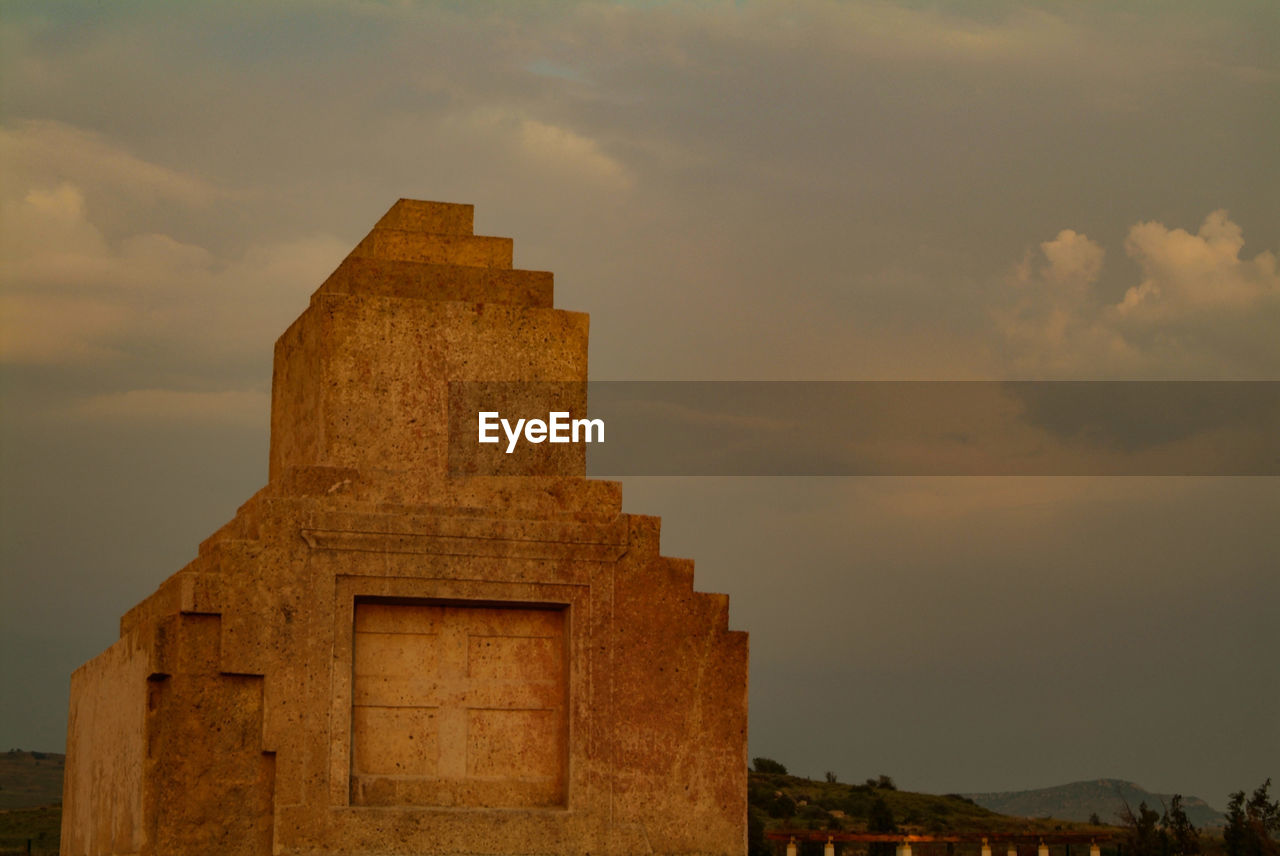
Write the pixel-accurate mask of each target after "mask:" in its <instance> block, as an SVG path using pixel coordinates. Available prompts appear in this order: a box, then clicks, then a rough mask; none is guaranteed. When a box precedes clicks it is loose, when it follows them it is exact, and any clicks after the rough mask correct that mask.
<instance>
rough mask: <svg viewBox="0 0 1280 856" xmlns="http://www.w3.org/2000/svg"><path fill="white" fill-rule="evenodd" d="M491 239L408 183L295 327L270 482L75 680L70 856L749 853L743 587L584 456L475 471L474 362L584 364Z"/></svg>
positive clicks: (517, 373) (278, 393) (561, 324)
mask: <svg viewBox="0 0 1280 856" xmlns="http://www.w3.org/2000/svg"><path fill="white" fill-rule="evenodd" d="M470 232H471V209H470V206H454V205H440V204H434V203H415V202H409V201H405V200H402V201H401V202H400V203H398V204H397V205H396V206H395V207H393V208H392V210H391V211H390V212H388V214H387V216H386V217H384V218H383V219H382V220H381V221H380V222H379V224H378V226H377V227H375V229H374V231H373V232H372V233H371V234H370V236H369V237H368V238H366V239H365V240H363V241H362V242H361V243H360V245H359V246H358V247H357V248H356V250H355V251H354V252H353V253H352V255H351V256H350V257H349V258H348V259H347V260H346V261H344V262H343V264H342V265H341V266H340V267H339V269H338V270H337V271H336V272H335V273H334V275H333V276H331V277H330V278H329V279H328V280H327V281H326V282H325V283H324V285H322V286H321V288H320V290H319V291H318V292H317V293H316V295H315V296H314V297H313V299H312V303H311V306H310V307H309V308H308V309H307V311H306V312H304V313H303V315H302V317H300V318H299V319H298V321H296V322H295V323H294V324H293V325H292V326H291V327H290V328H289V330H288V331H287V332H286V333H285V334H284V335H283V336H282V337H281V339H280V341H279V342H278V343H277V347H276V372H275V380H274V396H273V410H272V448H271V463H270V480H269V483H268V485H267V486H266V487H265V488H264V489H263V490H262V491H260V492H259V493H258V494H257V495H255V496H254V497H253V498H251V499H250V500H249V501H248V502H247V503H246V504H245V505H244V506H243V507H242V508H241V509H240V510H239V512H238V514H237V515H236V517H235V519H234V520H232V521H231V522H230V523H228V524H227V525H226V526H224V527H223V528H222V529H220V530H219V531H218V532H216V533H215V534H214V535H213V536H211V537H210V538H209V539H208V540H206V541H205V542H204V543H203V544H201V546H200V551H199V555H198V556H197V558H196V559H195V560H194V561H193V562H192V563H191V564H190V565H188V566H187V567H186V568H184V569H183V570H181V571H179V572H178V573H177V574H175V575H174V576H173V577H171V578H170V579H169V580H167V581H166V582H165V583H163V584H162V585H161V586H160V588H159V589H158V590H157V592H156V593H155V594H154V595H152V596H151V597H150V598H148V599H147V600H146V601H144V602H143V603H141V604H139V605H138V606H137V607H135V608H134V609H133V610H131V611H130V612H129V613H128V614H127V615H125V617H124V618H123V619H122V621H121V633H122V641H121V642H120V643H118V644H117V645H116V646H114V647H113V648H112V649H110V650H109V651H108V652H106V653H104V654H103V655H102V656H100V657H99V658H97V659H96V660H94V661H92V662H91V663H89V664H88V665H86V666H85V667H83V668H82V669H81V670H80V671H79V672H77V674H76V677H75V678H74V680H73V691H72V719H71V722H72V725H71V729H70V739H69V744H70V745H69V747H68V774H67V786H66V796H65V801H66V815H65V817H66V821H65V825H64V850H63V852H64V853H65V854H69V856H87V854H95V856H96V854H117V853H119V854H124V853H139V854H188V853H190V854H196V853H199V854H207V853H237V854H238V853H245V854H249V853H262V854H266V853H282V854H312V855H313V856H319V854H333V856H337V854H375V853H377V854H387V853H404V854H410V853H423V854H426V853H432V854H533V853H539V854H587V853H594V854H601V853H606V854H608V853H612V854H633V853H671V854H675V853H682V854H730V853H733V854H740V853H743V852H744V851H745V822H746V764H747V759H746V675H747V648H746V635H745V634H743V633H737V632H732V631H729V630H728V627H727V599H726V598H725V597H723V596H721V595H708V594H701V593H697V592H695V591H694V590H693V569H692V564H691V563H690V562H687V561H683V560H674V559H667V558H664V557H662V556H660V554H659V550H658V546H659V544H658V542H659V538H658V534H659V527H658V521H657V519H655V518H647V517H638V516H635V515H624V514H622V513H621V496H620V492H619V489H618V486H617V485H616V484H613V483H609V482H598V481H590V480H587V479H585V478H582V472H583V471H584V470H583V467H584V463H583V460H582V458H581V453H580V450H578V451H575V452H574V454H577V455H578V457H577V458H573V459H569V460H568V461H562V462H561V466H559V467H557V470H556V471H557V472H560V473H567V475H558V476H504V477H470V478H461V477H451V476H450V474H449V470H448V461H447V450H446V447H447V443H446V435H447V430H448V412H447V410H448V408H447V385H448V383H449V381H458V380H467V381H471V380H498V381H511V380H521V381H541V380H554V381H583V380H585V379H586V353H587V320H586V316H584V315H581V314H576V313H570V312H564V311H561V310H555V309H552V308H550V305H551V277H550V275H549V274H544V273H538V272H528V271H517V270H512V269H511V242H510V241H508V240H506V239H495V238H481V237H475V236H472V235H471V234H470ZM122 646H123V647H122ZM104 711H110V712H111V713H109V715H107V714H104V713H103V712H104ZM105 818H111V820H110V821H109V822H108V821H107V820H105ZM104 824H107V827H106V828H108V829H109V830H110V831H109V832H106V833H104V832H102V831H101V830H102V829H103V828H104V827H103V825H104Z"/></svg>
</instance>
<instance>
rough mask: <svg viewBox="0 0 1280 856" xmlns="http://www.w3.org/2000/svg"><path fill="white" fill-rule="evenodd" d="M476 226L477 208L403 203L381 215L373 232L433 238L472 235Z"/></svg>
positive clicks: (407, 201) (428, 203) (437, 203)
mask: <svg viewBox="0 0 1280 856" xmlns="http://www.w3.org/2000/svg"><path fill="white" fill-rule="evenodd" d="M474 223H475V206H474V205H459V204H456V203H453V202H427V201H425V200H422V199H401V200H399V201H398V202H396V204H395V205H392V206H391V208H390V209H388V210H387V213H386V214H383V215H382V219H381V220H379V221H378V222H377V223H375V224H374V227H373V228H375V229H397V230H400V231H403V232H429V233H431V234H433V235H470V234H472V233H473V230H474Z"/></svg>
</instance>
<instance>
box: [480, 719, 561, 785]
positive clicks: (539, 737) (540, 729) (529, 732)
mask: <svg viewBox="0 0 1280 856" xmlns="http://www.w3.org/2000/svg"><path fill="white" fill-rule="evenodd" d="M558 725H559V723H558V722H557V720H556V711H554V710H471V711H468V722H467V775H469V776H473V777H476V778H487V779H502V778H508V779H516V780H522V781H530V780H533V781H536V780H539V779H548V778H551V774H552V772H553V771H554V769H555V767H556V765H557V762H558V760H559V758H558V752H559V746H558V745H557V741H556V729H557V727H558Z"/></svg>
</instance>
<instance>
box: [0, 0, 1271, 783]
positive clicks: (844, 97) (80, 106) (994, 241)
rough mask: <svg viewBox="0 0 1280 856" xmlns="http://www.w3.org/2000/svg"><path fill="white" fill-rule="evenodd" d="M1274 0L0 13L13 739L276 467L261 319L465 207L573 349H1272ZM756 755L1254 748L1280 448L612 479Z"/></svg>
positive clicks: (1185, 754)
mask: <svg viewBox="0 0 1280 856" xmlns="http://www.w3.org/2000/svg"><path fill="white" fill-rule="evenodd" d="M1278 57H1280V7H1277V6H1276V5H1275V4H1274V3H1273V2H1271V0H1259V2H1230V3H1228V2H1218V3H1206V2H1178V0H1171V2H1165V3H1151V2H1137V0H1134V2H1117V3H1081V2H1051V0H1043V2H1017V3H1015V2H999V0H989V2H977V0H970V2H960V0H954V2H947V0H936V2H915V1H914V0H913V2H906V0H903V2H857V3H835V2H825V0H798V2H789V3H753V2H739V3H727V2H698V3H581V4H576V3H550V2H548V3H542V4H537V3H531V4H518V5H517V4H488V3H422V2H408V0H406V1H405V2H390V0H388V2H374V1H373V0H369V2H356V0H346V2H342V0H329V2H309V3H302V2H279V3H271V4H267V3H227V2H207V3H203V2H191V3H182V4H175V3H166V2H137V3H130V4H102V3H94V2H80V3H61V2H48V0H41V1H40V2H15V0H0V87H2V90H0V167H2V169H3V172H2V174H0V181H2V183H0V218H2V219H0V227H2V229H0V284H2V291H0V368H2V371H3V374H2V383H3V386H2V387H0V389H2V391H3V411H2V413H0V430H2V432H3V433H2V434H0V454H2V456H3V472H2V473H0V500H2V502H3V506H2V511H3V516H2V520H0V525H2V526H3V554H2V558H3V570H2V576H0V587H2V588H0V634H2V635H0V669H2V670H3V676H2V677H0V680H3V685H4V686H5V687H6V692H5V694H4V701H3V702H2V703H0V742H2V743H3V744H4V747H3V748H7V747H8V746H15V747H23V748H35V749H47V750H55V751H57V750H60V749H61V747H62V745H63V740H64V733H65V727H66V714H65V711H66V703H67V680H68V677H67V676H68V674H69V673H70V671H71V670H72V669H73V668H74V667H75V666H77V665H79V664H80V663H81V662H83V661H85V660H87V659H89V658H90V657H92V656H93V655H94V654H96V653H97V652H98V651H99V650H101V649H102V648H104V647H106V646H107V645H108V644H110V642H111V641H112V639H113V638H114V635H115V631H116V622H117V619H118V617H119V615H120V614H121V613H122V612H124V611H125V610H126V609H127V608H129V607H130V606H132V605H133V604H134V603H136V602H137V601H138V600H140V599H141V598H142V597H144V596H145V595H146V594H148V593H149V592H150V591H152V590H153V589H154V588H155V586H156V585H157V584H158V583H159V582H160V581H161V580H163V579H164V578H165V577H166V576H168V575H169V574H170V573H172V572H174V571H176V570H177V569H179V568H180V567H181V566H182V565H183V564H185V562H186V561H188V560H189V559H190V558H191V557H192V556H194V553H195V548H196V544H197V543H198V541H199V540H201V539H202V538H204V537H205V536H206V535H208V534H209V533H211V532H212V531H213V530H214V529H216V528H217V527H218V526H219V525H221V524H222V523H223V522H224V521H225V520H227V519H228V518H229V517H230V516H231V515H232V514H233V513H234V511H235V508H236V506H237V505H238V504H239V503H240V502H241V501H243V500H244V499H246V498H248V496H249V495H250V494H251V493H252V492H253V491H254V490H256V489H257V488H258V487H259V486H260V485H261V484H262V483H263V482H264V481H265V478H266V447H267V410H268V392H269V383H270V358H271V344H272V342H273V340H274V338H275V337H276V336H277V335H278V334H279V333H280V332H282V331H283V330H284V328H285V326H287V324H288V323H289V322H290V321H291V320H292V319H293V318H294V317H295V316H296V315H297V314H298V313H299V312H301V310H302V309H303V308H304V307H305V306H306V301H307V297H308V295H309V293H310V292H311V291H312V290H314V289H315V287H316V286H318V285H319V283H320V282H321V280H322V279H323V278H324V276H325V275H326V274H327V273H328V272H329V271H330V270H331V269H332V268H333V267H334V266H336V264H337V263H338V262H339V261H340V260H341V259H342V257H343V256H344V255H345V253H346V252H347V250H349V249H350V248H351V247H352V246H353V245H354V244H355V243H356V241H358V240H359V238H360V237H362V236H363V235H364V233H365V232H366V231H367V230H368V229H369V227H370V226H371V225H372V224H373V222H374V221H375V220H376V219H377V218H378V217H379V216H380V215H381V214H382V213H383V211H385V209H386V208H387V207H388V206H389V205H390V204H391V203H392V202H393V201H394V200H395V199H396V198H398V197H402V196H407V197H416V198H425V199H436V200H444V201H455V202H470V203H474V204H475V205H476V224H477V231H478V232H479V233H481V234H493V235H502V236H507V237H512V238H514V239H515V247H516V263H517V265H518V266H520V267H524V268H532V269H542V270H552V271H554V272H555V274H556V291H557V304H558V305H559V306H561V307H564V308H569V309H574V310H579V311H586V312H589V313H591V320H592V344H591V360H592V377H593V378H596V379H615V380H624V379H645V380H655V379H658V380H668V379H680V380H785V379H801V380H866V379H875V380H896V379H916V380H919V379H928V380H952V379H956V380H964V379H1028V380H1040V379H1195V380H1203V379H1216V380H1241V379H1251V380H1276V379H1280V347H1278V346H1277V345H1276V342H1277V341H1280V273H1278V272H1277V261H1276V252H1277V251H1278V250H1280V202H1278V201H1277V200H1280V158H1278V157H1277V154H1276V153H1277V151H1280V62H1278V60H1277V58H1278ZM624 490H625V496H626V507H627V510H629V511H635V512H642V513H651V514H660V515H662V516H663V518H664V529H663V540H664V551H665V552H666V553H668V554H670V555H678V556H692V557H694V558H695V559H696V560H697V563H698V576H697V585H698V587H699V588H701V589H704V590H710V591H723V592H727V593H729V595H730V596H731V603H732V623H733V626H734V627H736V628H739V629H744V630H748V631H750V632H751V634H752V639H751V645H752V677H751V680H752V685H751V752H752V754H753V755H768V756H771V757H775V758H777V759H779V760H782V761H783V762H784V763H787V764H788V765H789V766H790V767H791V768H792V769H793V770H795V771H798V772H801V773H806V774H810V775H816V776H820V775H821V774H822V773H823V771H825V770H833V771H835V772H837V773H838V774H839V775H840V776H841V777H842V778H843V779H849V780H855V781H858V780H861V779H863V778H866V777H868V776H872V775H876V774H879V773H887V774H889V775H892V776H894V777H895V779H896V780H897V781H898V782H899V783H900V784H901V785H902V786H905V787H909V788H913V789H918V790H928V791H936V792H947V791H978V790H1003V789H1016V788H1027V787H1039V786H1048V785H1053V784H1057V783H1061V782H1066V781H1072V780H1076V779H1085V778H1095V777H1100V776H1115V777H1121V778H1128V779H1133V780H1136V781H1137V782H1139V783H1140V784H1142V785H1144V786H1146V787H1148V788H1150V789H1153V790H1160V791H1181V792H1183V793H1191V794H1195V795H1198V796H1201V797H1203V798H1205V799H1207V800H1208V801H1209V802H1210V803H1211V804H1214V805H1216V806H1218V807H1219V808H1221V807H1222V806H1223V805H1224V804H1225V802H1226V795H1227V793H1228V792H1229V791H1233V790H1237V789H1251V788H1253V787H1254V786H1256V785H1257V784H1259V783H1260V782H1261V781H1262V779H1263V778H1265V777H1266V776H1268V775H1270V776H1280V679H1278V675H1277V671H1280V669H1278V668H1277V664H1276V657H1275V654H1274V652H1275V651H1277V650H1280V622H1277V620H1276V616H1277V614H1278V613H1280V574H1278V573H1277V564H1278V562H1277V556H1280V535H1278V534H1277V528H1278V527H1276V525H1275V519H1276V518H1277V517H1278V516H1280V483H1278V480H1277V479H1275V478H1237V479H1228V478H1102V477H1093V478H1089V477H1079V478H941V477H939V478H911V479H908V478H813V479H802V478H755V479H749V478H714V479H713V478H703V479H694V478H679V479H676V478H634V479H627V480H626V481H625V488H624Z"/></svg>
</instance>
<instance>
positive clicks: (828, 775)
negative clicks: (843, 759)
mask: <svg viewBox="0 0 1280 856" xmlns="http://www.w3.org/2000/svg"><path fill="white" fill-rule="evenodd" d="M825 775H826V778H827V782H828V783H829V784H832V785H834V784H835V783H836V774H835V773H833V772H831V771H830V770H827V772H826V774H825Z"/></svg>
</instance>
